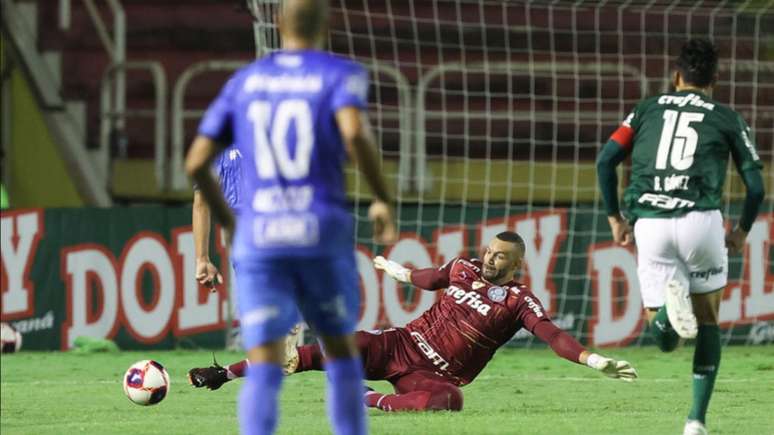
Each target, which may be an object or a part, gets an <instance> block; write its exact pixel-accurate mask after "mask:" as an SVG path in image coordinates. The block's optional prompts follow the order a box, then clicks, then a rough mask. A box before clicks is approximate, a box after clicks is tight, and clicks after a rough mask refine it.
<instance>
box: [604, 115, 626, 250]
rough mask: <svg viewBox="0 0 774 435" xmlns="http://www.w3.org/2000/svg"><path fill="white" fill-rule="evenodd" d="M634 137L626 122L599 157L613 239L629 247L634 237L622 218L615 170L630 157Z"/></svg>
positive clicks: (614, 134)
mask: <svg viewBox="0 0 774 435" xmlns="http://www.w3.org/2000/svg"><path fill="white" fill-rule="evenodd" d="M630 118H631V115H630ZM633 137H634V130H633V129H632V128H631V127H630V126H629V125H627V121H624V124H622V125H621V126H620V127H619V128H618V130H616V131H615V133H613V135H612V136H610V140H608V141H607V143H606V144H605V145H604V146H602V149H601V150H600V152H599V155H598V156H597V179H598V181H599V189H600V191H601V193H602V201H603V202H604V203H605V208H606V210H607V220H608V223H609V224H610V229H611V230H612V232H613V239H614V240H615V242H616V243H620V244H621V245H628V244H629V243H630V242H631V240H632V236H631V229H630V228H629V224H628V222H626V219H624V218H623V216H621V210H620V207H619V204H618V174H616V172H615V168H616V167H617V166H618V165H619V164H620V163H621V162H622V161H624V159H626V156H627V155H629V151H630V150H631V146H632V139H633Z"/></svg>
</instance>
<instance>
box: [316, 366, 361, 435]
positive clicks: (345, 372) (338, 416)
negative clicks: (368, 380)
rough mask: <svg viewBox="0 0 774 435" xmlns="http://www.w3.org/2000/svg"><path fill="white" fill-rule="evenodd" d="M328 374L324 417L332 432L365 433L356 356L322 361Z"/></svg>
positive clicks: (359, 369) (352, 434) (359, 370)
mask: <svg viewBox="0 0 774 435" xmlns="http://www.w3.org/2000/svg"><path fill="white" fill-rule="evenodd" d="M325 372H326V374H327V375H328V376H327V377H328V400H327V402H328V403H327V405H328V418H329V419H330V422H331V426H332V427H333V433H336V434H349V435H358V434H365V433H367V432H368V422H367V420H366V412H365V406H363V399H362V397H363V363H362V361H361V360H360V357H354V358H352V357H351V358H336V359H332V360H328V361H326V362H325Z"/></svg>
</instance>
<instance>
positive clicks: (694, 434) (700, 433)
mask: <svg viewBox="0 0 774 435" xmlns="http://www.w3.org/2000/svg"><path fill="white" fill-rule="evenodd" d="M707 433H708V432H707V428H706V427H704V424H703V423H702V422H700V421H698V420H688V421H686V422H685V428H684V429H683V435H707Z"/></svg>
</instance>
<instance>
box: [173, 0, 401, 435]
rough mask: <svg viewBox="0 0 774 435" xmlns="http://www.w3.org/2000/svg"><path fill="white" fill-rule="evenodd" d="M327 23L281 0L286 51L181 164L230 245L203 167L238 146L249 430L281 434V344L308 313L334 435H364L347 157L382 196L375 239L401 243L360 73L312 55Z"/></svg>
mask: <svg viewBox="0 0 774 435" xmlns="http://www.w3.org/2000/svg"><path fill="white" fill-rule="evenodd" d="M327 20H328V8H327V4H326V3H325V2H323V1H320V0H286V1H284V2H283V4H282V7H281V8H280V13H279V16H278V26H279V29H280V36H281V38H282V50H279V51H277V52H275V53H273V54H271V55H269V56H266V57H264V58H262V59H260V60H258V61H256V62H254V63H252V64H250V65H248V66H247V67H245V68H243V69H241V70H240V71H237V73H236V74H234V76H232V77H231V79H230V80H229V81H228V83H227V84H226V85H225V86H224V88H223V90H222V91H221V93H220V95H219V96H218V97H217V98H216V100H215V101H214V102H213V103H212V104H211V105H210V107H209V109H208V110H207V113H206V114H205V116H204V119H203V120H202V122H201V125H200V127H199V135H198V136H197V137H196V139H195V140H194V142H193V144H192V146H191V150H190V151H189V154H188V157H187V158H186V171H187V172H188V173H189V175H190V176H191V177H192V178H193V179H194V180H195V181H196V182H197V184H198V186H199V190H200V192H201V194H202V195H203V197H204V198H205V200H206V201H207V202H208V204H209V205H210V208H211V212H212V214H213V215H214V216H215V218H216V219H217V220H218V221H219V222H220V223H221V224H222V225H223V226H224V228H225V229H226V232H227V234H229V235H230V234H232V232H233V229H234V216H233V215H232V213H231V212H230V210H229V208H228V205H227V204H226V203H225V201H224V198H223V196H222V194H221V192H220V190H219V188H218V185H217V183H216V181H215V180H214V179H213V177H212V175H211V174H210V171H209V169H208V168H209V165H210V162H211V161H212V159H213V158H214V156H215V155H216V154H217V153H218V152H219V151H220V149H221V147H222V146H223V144H230V143H232V142H233V143H234V144H235V146H236V148H237V149H238V150H239V151H240V153H241V154H242V158H243V164H242V167H241V168H242V193H243V195H244V200H243V201H242V202H241V204H240V205H239V207H238V209H237V225H236V230H237V232H236V234H235V235H234V239H233V245H232V246H233V248H232V258H233V259H234V262H235V265H236V267H237V268H238V269H239V270H240V273H239V276H238V277H237V278H238V280H239V281H238V283H237V292H238V302H239V312H240V322H241V326H242V336H243V341H244V345H245V348H246V349H247V356H248V359H249V360H250V362H251V364H250V366H249V367H248V369H247V376H246V378H247V379H246V382H245V385H244V386H243V388H242V393H241V395H240V399H239V402H240V404H239V420H240V427H241V430H242V431H243V433H250V434H252V433H272V432H273V431H274V428H275V427H276V421H277V393H278V391H279V388H280V385H281V383H282V378H283V376H282V370H281V365H282V364H283V363H284V340H283V337H284V336H285V334H287V333H288V331H290V329H291V328H292V327H293V325H295V323H296V322H297V321H298V320H299V319H298V310H299V309H300V311H301V313H302V314H303V316H304V319H305V321H306V322H307V324H309V325H310V326H311V327H312V328H313V329H315V330H316V331H317V333H318V334H319V335H320V336H321V340H322V342H323V346H324V348H325V353H326V357H327V360H326V361H327V362H326V370H327V372H328V391H329V393H328V395H329V399H328V411H329V412H328V413H329V416H330V419H331V423H332V425H333V429H334V432H335V433H342V434H343V433H347V434H360V433H365V432H366V431H367V427H366V420H365V410H364V407H363V405H362V401H361V400H360V399H361V396H362V391H363V384H362V378H363V369H362V364H361V362H360V359H359V356H358V355H357V348H356V346H355V341H354V334H353V332H354V327H355V323H356V318H357V315H358V311H359V288H358V276H357V268H356V264H355V257H354V227H353V221H352V217H351V215H350V212H349V206H348V204H347V200H346V195H345V191H344V182H345V179H344V173H343V164H344V161H345V160H346V158H347V156H349V157H350V158H351V159H352V160H354V162H355V164H356V165H357V166H358V167H359V168H360V169H361V171H362V172H363V174H364V176H365V179H366V181H367V182H368V184H369V185H370V187H371V189H372V191H373V194H374V197H375V199H374V201H373V202H372V204H371V207H370V209H369V217H370V218H371V219H372V221H373V229H374V236H375V238H376V240H377V241H379V242H384V243H391V242H392V241H394V240H395V238H396V236H397V234H396V231H395V226H394V222H393V217H392V211H391V208H390V206H389V202H390V201H389V195H388V191H387V187H386V183H385V181H384V179H383V178H382V176H381V172H380V168H379V161H378V158H377V154H376V151H375V145H374V140H373V138H372V136H371V134H370V128H369V125H368V122H367V118H366V117H365V116H363V115H364V113H365V109H366V104H367V92H368V75H367V73H366V71H365V70H364V69H363V68H362V67H361V66H359V65H358V64H356V63H354V62H351V61H348V60H345V59H343V58H340V57H337V56H334V55H331V54H329V53H326V52H323V51H320V50H317V49H316V48H317V47H320V46H321V43H322V41H323V37H324V35H325V33H326V23H327ZM297 307H298V308H297Z"/></svg>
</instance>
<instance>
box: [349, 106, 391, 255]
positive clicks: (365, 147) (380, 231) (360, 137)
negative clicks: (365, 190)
mask: <svg viewBox="0 0 774 435" xmlns="http://www.w3.org/2000/svg"><path fill="white" fill-rule="evenodd" d="M336 123H337V124H338V127H339V132H340V133H341V139H342V141H343V142H344V146H345V148H346V150H347V153H348V154H349V157H350V159H351V160H352V161H353V162H354V163H355V165H356V166H357V167H358V169H360V172H361V173H362V174H363V176H364V177H365V179H366V183H368V186H369V187H370V188H371V192H373V194H374V197H375V199H374V201H372V202H371V208H370V209H369V210H368V217H369V219H371V221H372V222H373V225H374V237H375V238H376V239H377V241H378V242H381V243H393V242H395V240H396V239H397V237H398V233H397V230H396V228H395V221H394V218H393V212H392V199H391V197H390V193H389V190H388V189H387V183H386V181H385V180H384V177H383V176H382V169H381V165H380V164H379V156H378V155H377V152H376V141H375V140H374V137H373V135H372V134H371V127H370V124H369V122H368V117H367V116H366V115H365V114H364V113H362V112H361V111H360V109H358V108H357V107H354V106H346V107H342V108H340V109H339V110H337V111H336Z"/></svg>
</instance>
